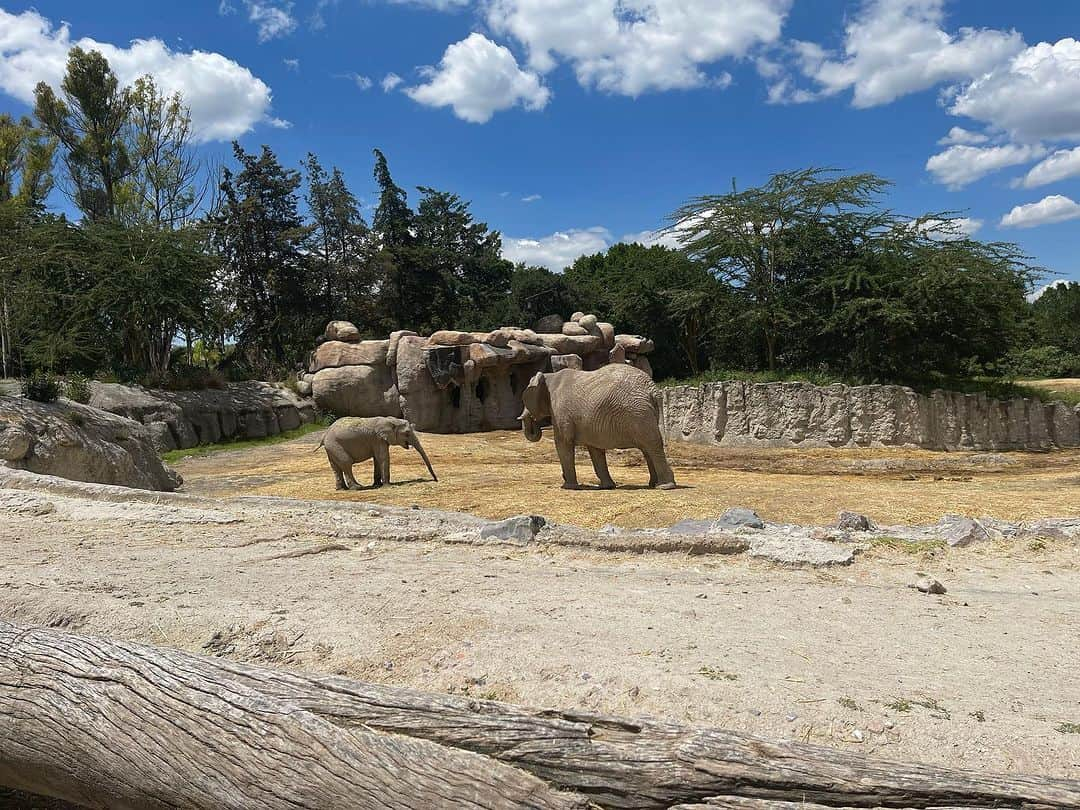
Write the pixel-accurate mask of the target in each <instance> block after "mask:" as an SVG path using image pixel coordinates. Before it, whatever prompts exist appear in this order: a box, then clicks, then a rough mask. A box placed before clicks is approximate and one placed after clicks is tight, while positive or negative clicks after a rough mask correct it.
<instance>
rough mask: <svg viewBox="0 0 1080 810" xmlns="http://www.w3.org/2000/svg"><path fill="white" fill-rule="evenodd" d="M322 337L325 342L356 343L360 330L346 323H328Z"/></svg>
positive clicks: (358, 339)
mask: <svg viewBox="0 0 1080 810" xmlns="http://www.w3.org/2000/svg"><path fill="white" fill-rule="evenodd" d="M323 337H325V338H326V339H327V340H340V341H343V342H345V343H358V342H359V341H360V330H359V329H357V328H356V326H354V325H353V324H351V323H349V322H348V321H330V323H328V324H327V325H326V331H325V332H324V333H323Z"/></svg>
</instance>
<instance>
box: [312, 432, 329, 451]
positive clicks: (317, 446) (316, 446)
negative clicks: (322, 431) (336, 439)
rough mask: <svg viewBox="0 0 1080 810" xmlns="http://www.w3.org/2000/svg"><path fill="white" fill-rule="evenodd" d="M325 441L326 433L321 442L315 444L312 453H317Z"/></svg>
mask: <svg viewBox="0 0 1080 810" xmlns="http://www.w3.org/2000/svg"><path fill="white" fill-rule="evenodd" d="M325 442H326V436H325V435H324V436H323V437H322V438H321V439H319V443H318V444H317V445H315V449H314V450H312V451H311V452H312V453H317V452H318V451H319V449H320V448H322V446H323V444H324V443H325Z"/></svg>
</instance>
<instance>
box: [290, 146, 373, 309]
mask: <svg viewBox="0 0 1080 810" xmlns="http://www.w3.org/2000/svg"><path fill="white" fill-rule="evenodd" d="M304 168H305V170H306V171H307V178H308V185H307V193H306V197H305V201H306V202H307V208H308V216H309V217H310V219H311V229H312V230H311V258H312V268H311V269H312V276H313V284H314V285H315V290H314V295H315V296H316V298H317V300H318V302H319V304H318V306H319V312H320V318H321V319H322V320H323V321H330V320H333V319H335V318H344V319H346V320H349V321H352V322H354V323H356V324H358V325H359V326H360V327H361V328H364V329H367V328H370V325H371V322H372V321H373V320H374V311H373V310H374V274H373V272H372V263H371V261H370V255H369V254H370V252H371V250H370V240H369V236H370V234H369V231H368V226H367V223H366V222H365V221H364V217H363V216H362V215H361V213H360V205H359V203H358V202H357V200H356V197H355V196H354V195H353V193H352V192H351V191H350V190H349V188H348V186H347V185H346V183H345V178H344V176H343V175H342V173H341V171H340V170H339V169H338V168H337V167H334V168H333V169H332V170H331V172H330V173H329V174H328V173H327V172H326V170H325V169H323V167H322V164H320V163H319V159H318V158H317V157H316V156H315V155H313V154H309V155H308V156H307V159H306V160H305V161H304Z"/></svg>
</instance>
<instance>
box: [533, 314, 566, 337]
mask: <svg viewBox="0 0 1080 810" xmlns="http://www.w3.org/2000/svg"><path fill="white" fill-rule="evenodd" d="M564 323H566V321H564V320H563V317H562V315H545V316H544V317H543V318H541V319H540V320H538V321H537V322H536V323H534V324H533V331H534V332H536V333H538V334H541V335H561V334H562V328H563V324H564Z"/></svg>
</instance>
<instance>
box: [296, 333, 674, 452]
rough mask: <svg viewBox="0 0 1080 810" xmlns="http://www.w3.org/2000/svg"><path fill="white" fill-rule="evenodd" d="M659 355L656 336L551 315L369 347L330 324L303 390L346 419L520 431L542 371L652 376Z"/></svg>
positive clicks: (399, 337) (450, 429) (408, 336)
mask: <svg viewBox="0 0 1080 810" xmlns="http://www.w3.org/2000/svg"><path fill="white" fill-rule="evenodd" d="M653 348H654V346H653V342H652V341H651V340H649V339H648V338H644V337H641V336H639V335H616V334H615V328H614V327H613V326H612V325H611V324H609V323H603V322H601V321H599V320H598V319H597V317H596V316H595V315H587V314H584V313H580V312H578V313H575V314H574V316H573V317H572V318H571V320H569V321H564V320H563V319H562V317H560V316H558V315H548V316H545V317H543V318H541V319H540V320H538V321H537V322H536V323H535V324H534V325H533V328H532V329H522V328H518V327H513V326H502V327H500V328H498V329H495V330H492V331H490V332H459V331H453V330H441V331H438V332H435V333H434V334H432V335H430V336H427V337H423V336H420V335H417V334H416V333H415V332H408V331H400V332H394V333H392V334H391V335H390V336H389V339H388V340H361V339H360V332H359V330H357V328H356V327H355V326H353V324H351V323H348V322H347V321H332V322H331V323H330V324H328V325H327V327H326V331H325V333H324V334H323V337H322V338H321V339H320V342H319V345H318V346H317V347H316V349H315V351H314V352H312V353H311V356H310V358H309V361H308V366H307V369H306V370H305V371H304V372H302V373H301V374H300V376H299V382H298V390H299V391H300V393H301V394H305V395H306V394H308V393H310V394H311V395H312V396H313V397H314V399H315V402H316V404H317V405H318V406H319V408H320V409H321V410H324V411H329V412H331V413H334V414H337V415H338V416H403V417H404V418H406V419H408V420H409V421H410V422H412V423H413V425H414V426H415V427H416V429H417V430H421V431H425V432H430V433H470V432H474V431H482V430H508V429H509V430H512V429H514V428H516V427H517V426H518V423H517V417H518V415H519V414H520V413H521V408H522V405H521V392H522V391H524V390H525V387H526V386H527V385H528V384H529V380H530V379H531V378H532V376H533V375H534V374H536V372H538V371H558V370H559V369H562V368H577V369H584V370H586V371H594V370H596V369H598V368H600V367H601V366H605V365H607V364H609V363H623V362H625V363H629V364H631V365H634V366H636V367H638V368H640V369H642V370H644V371H645V372H647V373H648V374H650V375H651V374H652V368H651V367H650V365H649V361H648V359H647V358H646V355H648V353H649V352H651V351H652V350H653Z"/></svg>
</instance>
